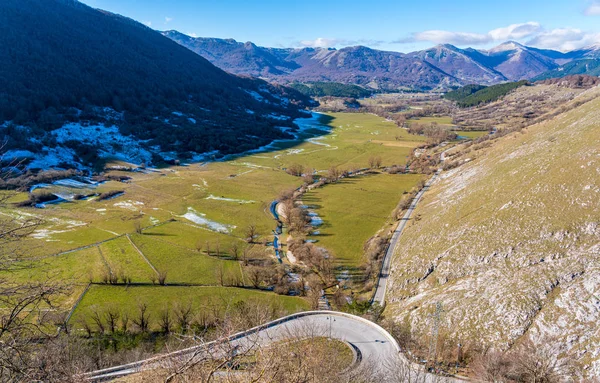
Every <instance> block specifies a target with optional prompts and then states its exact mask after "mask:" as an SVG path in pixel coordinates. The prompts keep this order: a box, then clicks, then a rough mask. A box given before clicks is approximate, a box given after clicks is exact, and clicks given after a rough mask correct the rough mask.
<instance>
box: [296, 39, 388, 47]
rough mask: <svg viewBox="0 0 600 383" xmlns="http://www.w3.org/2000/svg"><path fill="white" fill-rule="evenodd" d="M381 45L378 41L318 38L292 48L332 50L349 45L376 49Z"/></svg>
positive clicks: (381, 42) (298, 43)
mask: <svg viewBox="0 0 600 383" xmlns="http://www.w3.org/2000/svg"><path fill="white" fill-rule="evenodd" d="M381 44H383V41H379V40H364V39H361V40H347V39H336V38H327V37H318V38H316V39H314V40H302V41H298V42H295V43H293V45H294V46H298V47H304V48H333V47H338V46H351V45H368V46H371V47H376V46H379V45H381Z"/></svg>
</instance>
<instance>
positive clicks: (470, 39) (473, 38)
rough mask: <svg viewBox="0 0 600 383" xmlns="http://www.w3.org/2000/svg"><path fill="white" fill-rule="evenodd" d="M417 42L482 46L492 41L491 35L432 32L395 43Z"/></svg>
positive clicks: (418, 34) (418, 33) (415, 35)
mask: <svg viewBox="0 0 600 383" xmlns="http://www.w3.org/2000/svg"><path fill="white" fill-rule="evenodd" d="M417 41H429V42H432V43H436V44H456V45H468V44H472V45H480V44H485V43H489V42H490V41H492V39H491V37H490V36H489V35H484V34H479V33H468V32H450V31H439V30H432V31H425V32H417V33H413V35H412V36H411V37H409V38H406V39H401V40H397V41H394V43H398V44H406V43H414V42H417Z"/></svg>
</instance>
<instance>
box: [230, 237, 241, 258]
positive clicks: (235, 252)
mask: <svg viewBox="0 0 600 383" xmlns="http://www.w3.org/2000/svg"><path fill="white" fill-rule="evenodd" d="M229 251H230V252H231V257H232V258H233V259H235V260H236V261H237V260H238V258H239V257H240V245H238V243H237V242H233V243H232V244H231V247H230V248H229Z"/></svg>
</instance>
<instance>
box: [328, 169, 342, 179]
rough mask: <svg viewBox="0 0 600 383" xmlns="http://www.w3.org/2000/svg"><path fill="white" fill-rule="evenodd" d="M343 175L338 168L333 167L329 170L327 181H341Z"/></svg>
mask: <svg viewBox="0 0 600 383" xmlns="http://www.w3.org/2000/svg"><path fill="white" fill-rule="evenodd" d="M341 174H342V173H341V171H340V169H338V168H337V166H332V167H330V168H329V170H327V180H328V181H329V182H337V181H338V180H339V179H340V176H341Z"/></svg>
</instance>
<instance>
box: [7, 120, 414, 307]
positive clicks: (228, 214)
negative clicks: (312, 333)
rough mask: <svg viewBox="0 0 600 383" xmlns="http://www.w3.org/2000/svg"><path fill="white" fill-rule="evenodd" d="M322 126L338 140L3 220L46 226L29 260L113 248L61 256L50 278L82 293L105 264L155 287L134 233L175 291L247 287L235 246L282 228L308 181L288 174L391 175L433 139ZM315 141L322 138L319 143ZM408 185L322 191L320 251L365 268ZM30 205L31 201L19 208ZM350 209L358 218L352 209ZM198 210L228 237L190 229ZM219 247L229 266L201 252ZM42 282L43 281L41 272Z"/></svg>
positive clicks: (390, 129) (147, 178)
mask: <svg viewBox="0 0 600 383" xmlns="http://www.w3.org/2000/svg"><path fill="white" fill-rule="evenodd" d="M322 123H324V124H327V125H328V126H329V128H330V129H331V132H330V133H329V134H324V133H323V131H321V130H318V129H309V130H306V131H304V133H302V136H301V137H300V139H305V140H290V141H286V142H280V143H278V144H277V147H278V148H279V149H278V150H273V151H270V152H264V153H257V154H250V155H244V156H240V157H237V158H231V159H229V160H227V161H221V162H213V163H208V164H190V165H188V166H177V167H170V168H165V169H160V170H159V171H158V172H149V173H128V172H122V171H111V174H114V175H125V176H129V177H131V178H132V179H131V182H128V183H121V182H115V181H109V182H106V183H104V184H102V185H100V186H99V187H98V188H97V189H95V190H94V192H97V193H105V192H108V191H111V190H124V192H125V193H124V195H122V196H119V197H117V198H114V199H110V200H104V201H97V200H94V199H92V200H85V201H77V202H73V203H64V204H59V205H52V206H48V207H47V208H46V209H33V208H21V209H16V208H13V209H8V210H6V209H5V210H3V211H1V212H0V213H6V214H9V215H11V216H13V217H14V218H15V219H16V220H18V219H19V217H23V216H25V215H29V216H35V217H38V218H40V219H42V220H44V221H45V223H44V225H43V227H42V229H43V231H40V232H38V233H37V234H38V235H37V238H29V239H27V241H26V243H25V246H26V247H27V248H29V249H34V250H32V251H31V252H30V254H27V256H29V257H44V256H48V255H55V254H59V253H62V252H65V251H71V250H76V249H79V248H81V247H84V246H89V245H91V244H96V243H98V242H101V241H108V242H105V243H102V244H99V245H98V246H97V247H92V248H90V249H87V250H82V251H77V252H75V253H73V254H70V253H69V254H64V255H60V256H59V257H57V258H56V260H54V259H53V260H52V263H51V264H49V265H48V266H47V267H45V268H42V269H41V270H44V272H46V271H52V272H54V273H56V278H57V279H59V280H69V281H72V280H73V278H75V280H76V281H77V283H81V284H83V283H86V282H87V281H89V279H90V275H92V279H93V280H94V281H95V282H99V281H101V280H102V279H103V276H104V275H105V274H106V266H104V261H105V262H106V263H107V264H108V265H109V267H110V270H111V271H112V272H113V274H115V275H124V276H127V277H129V278H131V281H132V282H133V283H150V281H151V279H153V278H154V277H155V275H156V272H155V271H154V270H153V269H152V268H151V267H150V265H148V263H147V261H146V260H145V259H144V257H143V256H142V255H140V254H139V253H138V252H137V251H136V250H135V248H134V247H133V246H132V245H131V243H130V242H129V241H128V239H127V238H126V237H119V236H122V235H124V234H127V233H129V234H131V238H132V240H133V241H134V242H135V243H136V244H137V246H138V247H139V248H140V250H141V251H142V252H143V254H144V255H145V256H146V258H148V260H149V261H150V262H151V264H152V265H153V266H154V267H155V268H156V269H158V271H166V272H167V284H168V283H189V284H200V285H218V284H220V280H219V279H220V278H219V275H220V270H221V268H222V269H223V273H224V274H223V275H225V279H226V280H229V281H230V282H231V281H235V280H239V279H240V278H242V276H243V271H241V269H240V265H239V263H237V262H235V261H232V260H229V259H224V258H226V255H227V253H229V252H230V249H231V245H232V244H233V243H238V244H239V245H240V248H241V247H243V246H244V243H243V242H242V239H244V238H245V236H246V231H247V228H248V226H250V225H255V226H256V228H257V230H258V233H259V234H260V236H261V239H269V240H270V239H271V238H272V230H273V229H274V227H275V222H274V220H273V217H272V216H271V214H270V212H269V205H270V203H271V202H272V201H273V200H274V199H276V198H277V196H278V194H279V193H280V192H281V191H283V190H286V189H291V188H297V187H298V186H300V185H301V184H302V180H301V179H300V178H298V177H294V176H291V175H289V174H287V173H286V172H285V169H286V168H287V167H289V166H290V165H292V164H302V165H304V166H305V167H306V168H313V169H316V170H317V171H319V172H322V173H321V174H323V172H325V171H326V170H327V169H328V168H329V167H331V166H338V167H339V168H340V169H351V168H364V167H367V166H368V163H369V158H370V157H372V156H380V157H381V158H382V163H383V165H386V166H389V165H393V164H397V165H402V164H404V163H405V162H406V158H407V156H408V154H409V153H410V151H411V150H412V148H414V147H416V146H418V145H420V144H421V143H422V142H423V140H424V138H423V137H420V136H413V135H410V134H408V133H407V131H406V130H405V129H401V128H398V127H397V126H396V125H395V124H394V123H392V122H389V121H385V120H384V119H382V118H381V117H377V116H374V115H371V114H343V113H335V114H330V115H323V116H322ZM316 134H321V136H318V137H315V135H316ZM309 138H310V139H309ZM306 139H308V140H306ZM403 177H404V176H393V177H392V176H387V175H381V176H374V177H370V178H369V181H363V180H362V179H360V180H353V181H348V183H346V182H342V183H341V184H339V185H331V186H327V187H325V188H324V189H322V190H319V191H316V192H314V193H315V194H314V196H315V197H316V198H322V202H321V203H320V205H321V209H322V211H319V213H320V214H321V215H323V217H324V218H325V220H326V227H324V228H323V229H324V230H323V233H324V234H323V235H322V236H321V237H319V238H318V239H319V240H320V241H321V242H320V245H321V246H324V247H326V248H328V249H329V250H330V251H331V253H332V254H335V255H336V256H339V262H340V263H341V264H347V265H350V266H356V265H359V264H360V263H361V255H362V254H361V249H362V245H363V243H364V241H366V240H367V239H368V238H369V237H370V236H372V235H373V234H375V233H376V232H377V231H378V230H379V229H380V228H381V226H382V225H384V224H385V223H386V221H387V219H388V217H389V214H390V213H391V211H392V210H393V209H394V207H395V205H396V203H397V202H398V200H399V198H400V195H401V194H402V191H403V190H404V188H405V187H406V188H408V189H410V187H412V185H408V184H409V183H410V182H413V185H414V184H415V183H416V182H417V180H418V178H419V177H412V178H411V177H410V176H407V178H403ZM354 183H356V184H354ZM360 188H363V189H366V190H369V192H367V193H365V192H363V191H362V190H360ZM311 194H312V193H311ZM307 197H309V198H312V197H310V196H307ZM25 198H27V196H26V194H25V193H23V194H21V195H18V196H17V197H15V199H14V200H15V201H17V200H20V199H25ZM370 200H371V201H372V202H369V201H370ZM348 206H350V207H351V208H352V209H347V207H348ZM344 207H346V210H351V211H350V212H349V214H347V215H345V214H344V212H343V210H344ZM190 209H193V211H195V212H196V214H197V215H199V216H201V217H203V218H204V219H207V220H210V221H214V222H216V223H219V224H222V225H226V227H227V228H228V229H229V231H228V232H227V233H218V232H215V231H211V230H209V228H207V227H205V226H201V225H198V224H195V223H193V222H191V221H189V220H188V219H186V218H185V217H183V216H184V214H186V213H188V212H189V211H192V210H190ZM365 214H366V215H367V218H366V219H364V222H363V220H361V219H360V216H361V215H365ZM173 220H174V221H173ZM136 223H139V225H141V226H143V227H146V229H145V230H144V231H143V233H144V235H136V234H133V233H134V232H135V226H136ZM344 238H351V239H350V240H349V241H348V240H347V239H346V240H345V239H344ZM217 241H218V242H219V243H220V246H221V251H222V253H224V254H223V256H222V257H220V258H219V257H214V256H207V255H206V254H200V253H198V252H197V250H196V247H197V244H198V243H202V247H203V252H204V251H206V242H209V243H210V246H211V248H212V249H213V250H214V249H215V247H216V243H217ZM345 242H348V243H345ZM100 254H102V255H103V257H104V261H103V260H102V258H101V257H100ZM47 259H51V258H47ZM83 260H86V262H83ZM87 260H91V261H90V262H88V261H87ZM37 273H38V276H39V277H40V278H41V277H42V275H43V273H42V271H38V272H37ZM23 278H26V277H25V276H23ZM215 288H216V289H219V288H221V287H215ZM135 291H136V292H140V291H145V290H135ZM273 297H274V298H273V299H282V298H283V297H278V296H273ZM86 299H87V297H86ZM98 299H100V301H98V304H104V303H108V302H117V303H118V302H119V300H118V299H116V298H115V299H113V298H112V297H111V295H110V294H107V295H103V296H100V297H99V298H98ZM102 300H105V301H102Z"/></svg>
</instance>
